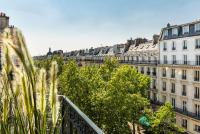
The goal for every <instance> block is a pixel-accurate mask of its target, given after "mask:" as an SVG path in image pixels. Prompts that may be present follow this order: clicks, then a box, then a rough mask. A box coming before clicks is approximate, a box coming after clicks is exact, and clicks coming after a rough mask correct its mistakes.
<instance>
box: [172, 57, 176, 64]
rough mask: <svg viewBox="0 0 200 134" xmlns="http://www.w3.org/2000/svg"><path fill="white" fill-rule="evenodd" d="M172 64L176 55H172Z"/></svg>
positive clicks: (174, 62)
mask: <svg viewBox="0 0 200 134" xmlns="http://www.w3.org/2000/svg"><path fill="white" fill-rule="evenodd" d="M172 64H176V55H172Z"/></svg>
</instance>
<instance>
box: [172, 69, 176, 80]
mask: <svg viewBox="0 0 200 134" xmlns="http://www.w3.org/2000/svg"><path fill="white" fill-rule="evenodd" d="M171 78H175V69H171Z"/></svg>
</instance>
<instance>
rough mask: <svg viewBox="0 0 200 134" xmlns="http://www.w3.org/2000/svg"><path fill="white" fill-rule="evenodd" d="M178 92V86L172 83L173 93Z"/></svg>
mask: <svg viewBox="0 0 200 134" xmlns="http://www.w3.org/2000/svg"><path fill="white" fill-rule="evenodd" d="M175 92H176V85H175V83H171V93H175Z"/></svg>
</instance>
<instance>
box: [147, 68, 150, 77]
mask: <svg viewBox="0 0 200 134" xmlns="http://www.w3.org/2000/svg"><path fill="white" fill-rule="evenodd" d="M150 73H151V72H150V67H148V68H147V75H150Z"/></svg>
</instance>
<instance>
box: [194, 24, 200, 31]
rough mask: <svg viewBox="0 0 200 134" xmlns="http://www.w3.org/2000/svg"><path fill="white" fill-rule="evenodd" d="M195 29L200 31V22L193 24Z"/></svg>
mask: <svg viewBox="0 0 200 134" xmlns="http://www.w3.org/2000/svg"><path fill="white" fill-rule="evenodd" d="M195 31H196V32H200V23H197V24H195Z"/></svg>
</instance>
